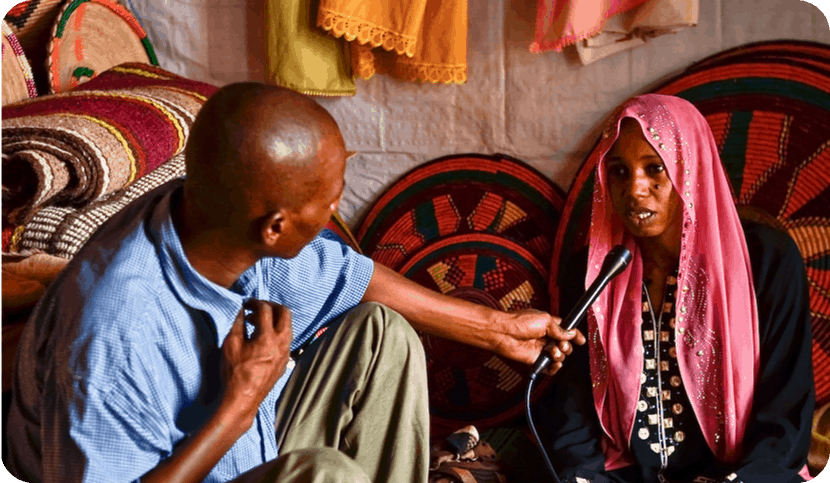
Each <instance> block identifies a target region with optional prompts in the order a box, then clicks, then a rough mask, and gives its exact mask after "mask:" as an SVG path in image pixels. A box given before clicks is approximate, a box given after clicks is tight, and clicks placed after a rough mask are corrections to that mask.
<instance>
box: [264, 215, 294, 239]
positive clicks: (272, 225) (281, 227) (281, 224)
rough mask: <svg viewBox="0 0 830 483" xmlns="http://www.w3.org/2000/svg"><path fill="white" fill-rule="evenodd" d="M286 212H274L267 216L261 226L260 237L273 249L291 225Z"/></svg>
mask: <svg viewBox="0 0 830 483" xmlns="http://www.w3.org/2000/svg"><path fill="white" fill-rule="evenodd" d="M289 223H290V222H289V220H288V216H287V213H286V212H285V210H278V211H272V212H271V213H269V214H267V215H266V216H265V218H263V220H262V225H260V229H259V236H260V238H261V241H262V243H263V244H264V245H266V246H269V247H273V246H275V245H276V244H277V243H279V241H280V240H279V239H280V236H282V234H283V233H285V229H286V228H287V227H288V224H289Z"/></svg>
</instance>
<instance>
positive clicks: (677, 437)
mask: <svg viewBox="0 0 830 483" xmlns="http://www.w3.org/2000/svg"><path fill="white" fill-rule="evenodd" d="M684 439H686V433H684V432H683V431H677V432H676V433H674V440H675V441H677V442H678V443H682V442H683V440H684Z"/></svg>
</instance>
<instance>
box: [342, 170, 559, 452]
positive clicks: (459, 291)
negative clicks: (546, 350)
mask: <svg viewBox="0 0 830 483" xmlns="http://www.w3.org/2000/svg"><path fill="white" fill-rule="evenodd" d="M563 198H564V197H563V195H562V193H561V190H560V189H559V188H558V187H557V186H556V185H554V184H553V183H552V182H551V181H550V180H548V179H547V178H545V177H544V176H543V175H541V174H539V173H538V172H536V171H535V170H533V169H532V168H530V167H528V166H527V165H525V164H524V163H522V162H520V161H518V160H515V159H512V158H508V157H505V156H500V155H496V156H483V155H474V154H468V155H460V156H450V157H446V158H441V159H438V160H435V161H432V162H430V163H427V164H425V165H422V166H419V167H418V168H415V169H414V170H412V171H410V172H409V173H407V174H406V175H404V176H403V177H402V178H401V179H400V180H399V181H397V182H396V183H395V184H394V185H392V186H391V187H390V188H389V190H387V191H386V193H384V194H383V195H382V196H381V197H380V199H379V200H378V201H377V202H376V203H375V204H374V206H373V207H372V209H371V210H370V211H369V214H368V215H367V216H366V219H365V220H364V221H363V223H362V224H361V225H360V227H359V228H358V231H357V238H358V240H360V245H361V248H362V249H363V252H364V253H365V254H366V255H368V256H370V257H371V258H373V259H374V260H375V261H377V262H379V263H383V264H384V265H386V266H388V267H390V268H392V269H394V270H396V271H398V272H399V273H402V274H403V275H404V276H406V277H407V278H410V279H412V280H414V281H416V282H418V283H419V284H421V285H423V286H425V287H428V288H431V289H433V290H436V291H438V292H442V293H445V294H449V295H452V296H455V297H458V298H462V299H465V300H469V301H472V302H476V303H479V304H482V305H486V306H489V307H493V308H498V309H501V310H507V311H513V310H519V309H523V308H535V309H538V310H547V309H548V288H547V280H548V272H547V267H548V266H549V261H550V254H551V250H552V241H553V234H554V233H555V231H556V226H557V223H558V220H559V213H560V209H561V207H562V204H563V201H564V199H563ZM449 322H450V321H448V323H449ZM421 339H422V341H423V343H424V347H425V349H426V355H427V367H428V377H429V392H430V394H429V397H430V413H431V415H432V420H431V424H432V427H431V432H432V434H433V436H441V435H446V434H448V433H451V432H453V431H455V430H457V429H458V428H459V427H462V426H465V425H467V424H475V425H476V426H477V427H479V428H480V429H484V428H488V427H493V426H496V425H499V424H502V423H505V422H508V421H510V420H512V419H514V418H515V417H517V416H518V415H520V414H521V411H522V401H523V397H524V389H525V385H524V383H525V382H526V377H527V373H528V370H529V368H528V367H527V366H525V365H523V364H519V363H515V362H513V361H510V360H507V359H504V358H502V357H500V356H497V355H494V354H493V353H491V352H488V351H484V350H480V349H476V348H473V347H471V346H467V345H464V344H459V343H455V342H451V341H448V340H446V339H442V338H440V337H435V336H431V335H426V334H422V335H421ZM546 386H547V378H545V379H543V380H542V383H541V384H540V385H539V388H538V389H537V392H536V393H534V395H537V394H538V393H540V392H541V391H542V390H544V388H545V387H546Z"/></svg>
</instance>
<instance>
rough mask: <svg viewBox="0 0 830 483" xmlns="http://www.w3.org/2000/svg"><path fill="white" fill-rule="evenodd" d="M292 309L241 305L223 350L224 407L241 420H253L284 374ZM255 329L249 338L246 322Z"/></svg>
mask: <svg viewBox="0 0 830 483" xmlns="http://www.w3.org/2000/svg"><path fill="white" fill-rule="evenodd" d="M291 319H292V316H291V309H289V308H288V307H285V306H282V305H279V304H276V303H273V302H266V301H263V300H256V299H249V300H247V301H246V302H245V303H244V304H243V305H242V310H240V311H239V315H237V316H236V320H235V321H234V324H233V327H231V331H230V333H228V336H227V337H226V338H225V342H224V343H223V346H222V358H223V361H222V372H223V374H222V375H223V381H224V396H223V403H225V404H229V405H230V407H232V408H233V409H234V410H235V411H239V415H240V416H241V417H248V418H250V419H251V422H253V417H254V416H255V415H256V412H257V410H258V408H259V405H260V404H261V403H262V401H263V400H264V399H265V396H267V395H268V393H269V392H270V391H271V389H272V388H273V387H274V384H276V382H277V380H278V379H279V378H280V376H282V375H283V373H284V372H285V367H286V365H287V364H288V359H289V356H290V347H291V341H292V340H293V338H294V336H293V334H292V331H291ZM246 321H248V322H249V323H250V324H252V325H253V326H254V332H253V333H252V334H251V336H250V338H249V337H247V336H246V331H245V322H246Z"/></svg>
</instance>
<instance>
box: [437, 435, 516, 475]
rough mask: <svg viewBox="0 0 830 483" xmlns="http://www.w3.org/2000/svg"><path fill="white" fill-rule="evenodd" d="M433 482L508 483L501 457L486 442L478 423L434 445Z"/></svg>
mask: <svg viewBox="0 0 830 483" xmlns="http://www.w3.org/2000/svg"><path fill="white" fill-rule="evenodd" d="M429 456H430V458H429V461H430V465H429V483H506V482H507V478H505V476H504V471H503V468H502V467H501V465H500V463H499V456H498V454H496V450H494V449H493V447H492V446H490V445H489V444H487V442H486V441H482V440H481V438H480V436H479V434H478V430H476V428H475V427H474V426H467V427H465V428H462V429H459V430H458V431H456V432H455V433H453V434H451V435H449V436H447V438H446V439H445V440H443V441H440V442H438V443H436V444H433V446H432V448H431V451H430V455H429Z"/></svg>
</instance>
